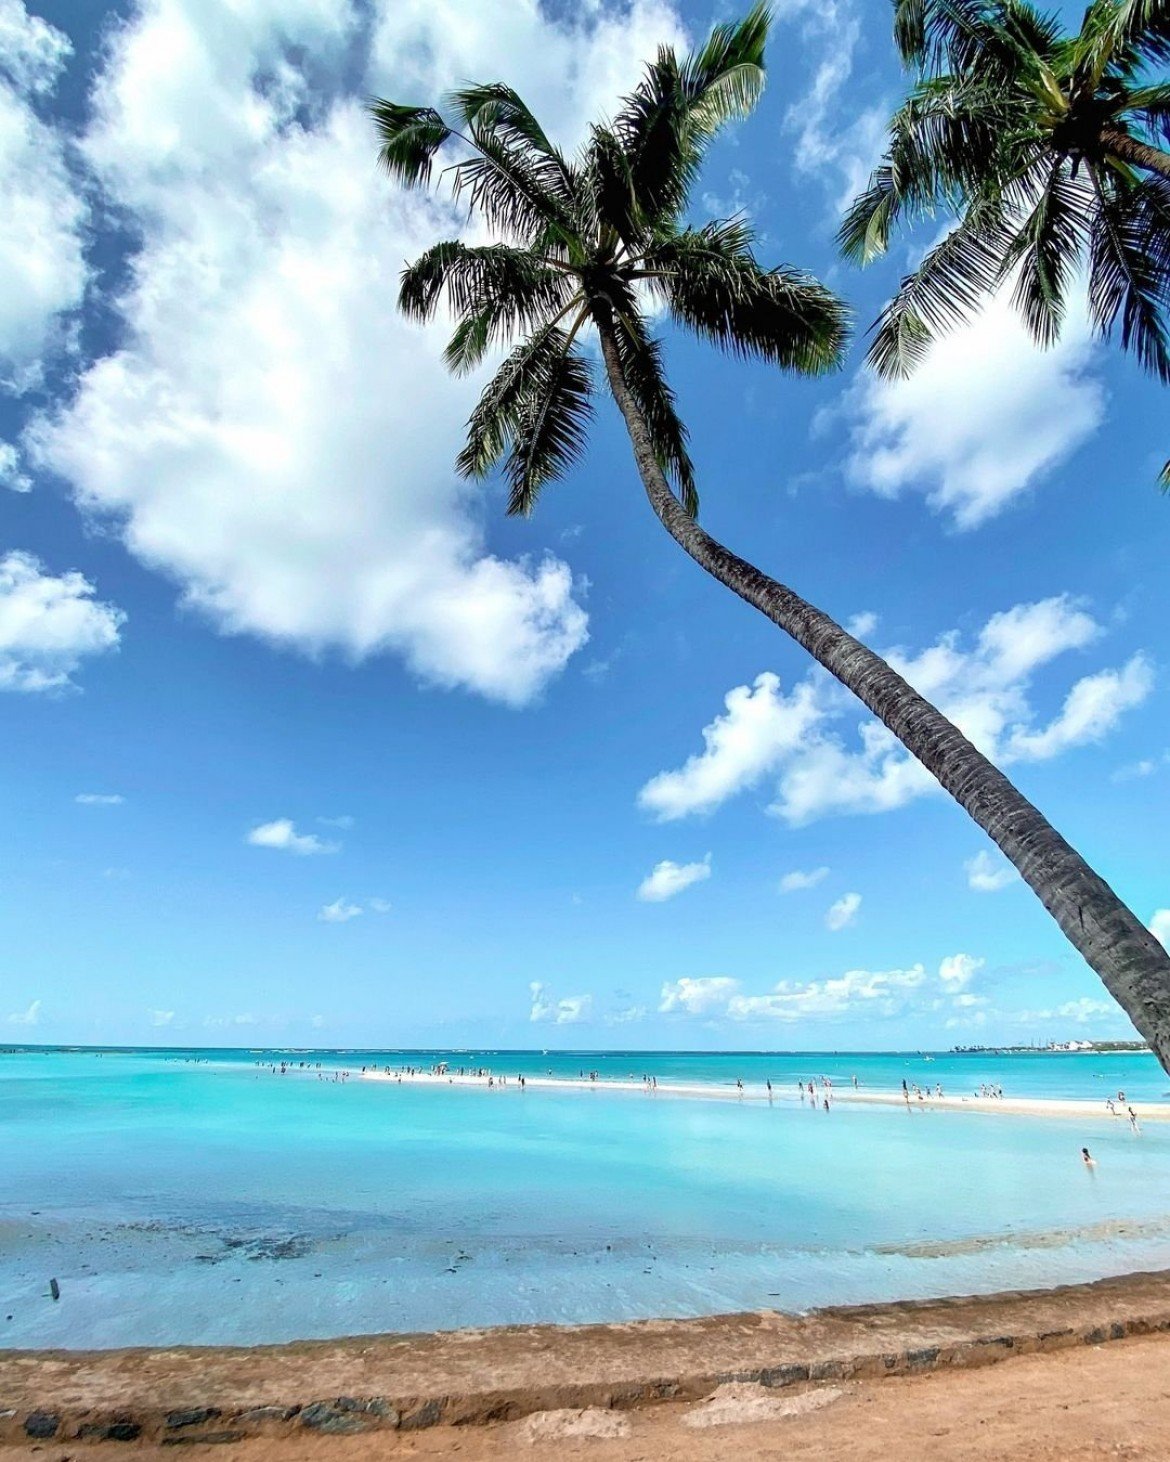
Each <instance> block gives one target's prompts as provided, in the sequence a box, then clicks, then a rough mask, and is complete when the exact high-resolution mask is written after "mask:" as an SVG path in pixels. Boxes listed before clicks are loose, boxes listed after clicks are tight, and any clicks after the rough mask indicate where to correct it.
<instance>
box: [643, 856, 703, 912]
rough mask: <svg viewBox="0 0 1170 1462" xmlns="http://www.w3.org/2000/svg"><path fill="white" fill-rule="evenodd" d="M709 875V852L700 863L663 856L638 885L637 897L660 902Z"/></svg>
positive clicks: (647, 901) (655, 902)
mask: <svg viewBox="0 0 1170 1462" xmlns="http://www.w3.org/2000/svg"><path fill="white" fill-rule="evenodd" d="M710 877H711V854H710V853H708V854H707V856H706V857H705V858H704V859H703V861H702V862H701V863H673V862H672V861H671V860H670V859H669V858H664V859H663V860H662V862H661V863H656V864H655V865H654V868H653V869H652V871H651V872H650V873H648V874H647V875H646V877H645V878H644V879H643V880H642V882H641V883H640V884H639V885H638V897H639V898H640V899H642V900H643V902H645V903H654V904H660V903H662V902H663V901H664V900H665V899H672V898H674V896H675V894H679V893H682V891H683V889H685V888H690V887H691V885H692V884H694V883H702V882H703V880H704V879H705V878H710Z"/></svg>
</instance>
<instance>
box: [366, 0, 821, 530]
mask: <svg viewBox="0 0 1170 1462" xmlns="http://www.w3.org/2000/svg"><path fill="white" fill-rule="evenodd" d="M768 22H769V15H768V10H767V8H766V6H764V5H757V6H756V8H755V9H753V10H752V11H751V13H750V14H749V15H748V16H747V17H746V18H745V19H744V20H743V21H741V22H739V23H738V24H728V25H721V26H719V27H717V28H716V29H715V30H714V32H713V33H712V35H711V37H710V39H709V40H708V41H707V43H706V45H705V46H703V47H702V49H700V50H699V51H698V52H696V53H695V54H693V55H691V56H689V57H687V58H685V59H683V60H681V61H680V60H679V59H678V58H677V57H676V55H675V54H674V52H673V51H672V50H669V49H666V48H663V49H660V50H659V52H658V56H657V59H656V60H655V61H654V62H653V63H652V64H650V65H649V66H647V68H646V71H645V74H644V76H643V78H642V80H641V82H640V83H639V84H638V86H637V88H636V89H635V90H634V91H633V92H632V93H631V95H630V96H628V97H627V98H626V99H625V101H624V102H623V104H622V106H621V108H620V110H619V111H618V113H617V115H616V116H615V117H614V118H613V119H612V120H611V121H609V122H608V123H605V124H599V125H594V126H593V127H592V128H591V129H590V133H589V137H588V140H587V142H586V143H585V145H584V146H583V147H582V148H581V149H580V150H579V151H578V152H577V153H576V155H575V156H573V157H571V158H570V157H566V156H565V155H564V154H563V153H562V152H561V151H560V150H559V149H558V148H557V147H555V146H554V145H553V144H552V142H550V141H549V139H548V137H547V136H546V135H545V133H544V131H543V129H542V128H541V126H540V124H539V123H538V122H537V120H536V118H535V117H534V116H533V115H532V113H531V112H530V111H529V109H528V108H527V107H526V106H525V104H524V102H523V101H522V100H521V99H520V97H519V96H517V94H516V93H515V92H514V91H513V90H512V89H511V88H510V87H507V86H504V85H502V84H501V83H498V82H497V83H491V84H488V85H480V86H470V87H465V88H464V89H462V90H459V91H456V92H454V93H453V94H452V95H451V96H450V97H449V98H448V105H447V110H448V113H449V117H448V118H445V117H443V116H442V115H440V113H439V112H438V111H436V110H435V109H434V108H432V107H426V106H421V107H420V106H401V105H398V104H395V103H392V102H387V101H381V100H379V101H375V102H373V103H372V104H371V113H372V115H373V118H374V122H375V125H376V127H377V130H378V134H379V137H380V140H381V143H382V147H381V154H380V156H381V160H382V162H383V164H384V165H385V166H386V168H387V169H388V170H389V172H390V174H391V175H392V176H393V177H394V178H396V179H397V180H398V181H399V182H401V183H404V184H406V185H407V186H419V185H426V184H428V183H429V182H430V181H431V178H432V171H433V166H432V165H433V162H434V159H435V158H436V156H437V155H438V154H439V153H440V151H441V150H442V149H444V148H449V149H450V151H451V152H452V153H454V154H455V156H456V160H455V161H454V163H453V165H452V166H451V168H450V169H449V171H450V174H451V178H452V182H453V187H454V193H455V196H456V197H457V198H464V199H466V201H467V202H469V203H470V205H471V211H472V212H473V213H475V214H478V216H479V217H480V219H481V220H482V221H483V223H484V224H485V225H486V226H487V228H488V229H489V230H490V231H491V232H492V233H493V234H495V235H496V236H497V241H496V242H493V243H489V244H486V245H483V246H472V245H469V244H464V243H461V242H458V241H450V242H445V243H440V244H436V245H435V246H434V247H433V248H431V249H428V250H427V252H426V253H425V254H423V255H422V256H421V258H419V259H417V260H416V261H415V262H414V263H413V264H412V265H410V266H409V267H408V268H407V269H406V270H405V271H404V273H403V275H402V283H401V290H400V295H399V302H400V304H401V307H402V309H403V310H404V311H405V312H406V314H407V315H409V316H412V317H414V318H416V319H419V320H427V319H429V318H431V317H432V316H433V315H434V314H435V312H436V310H437V309H438V307H439V304H440V302H441V301H443V300H444V299H445V301H446V303H447V305H448V306H449V308H450V310H451V312H452V313H453V315H454V317H455V320H456V325H455V331H454V334H453V335H452V337H451V341H450V344H449V345H448V347H447V351H446V360H447V364H448V365H449V366H450V368H451V369H452V370H454V371H457V372H466V371H469V370H471V369H473V368H474V367H476V366H478V365H479V364H480V362H481V361H482V360H483V358H484V356H485V355H486V354H487V353H488V352H489V351H491V350H493V349H494V348H496V347H499V346H501V345H503V344H505V343H507V342H509V341H510V340H514V339H516V338H517V337H518V343H517V344H515V346H514V348H513V349H512V350H511V352H510V353H509V354H508V355H507V356H506V357H505V359H504V360H503V362H502V364H501V365H500V366H499V368H498V369H497V371H496V373H495V375H494V376H493V377H492V379H491V380H490V382H489V383H488V385H487V386H486V388H485V389H484V391H483V394H482V396H481V397H480V400H479V403H478V405H477V406H476V408H475V410H474V412H473V413H472V416H471V419H470V421H469V423H468V430H467V441H466V445H465V446H464V448H463V450H462V452H461V453H460V455H459V457H458V463H457V465H458V467H459V470H460V471H461V472H462V473H463V474H464V475H465V476H469V477H482V476H484V475H486V474H487V473H488V472H490V471H491V470H492V468H493V467H495V466H496V465H497V463H499V462H500V461H501V459H503V463H504V474H505V477H506V480H507V483H508V486H509V489H510V496H509V502H508V511H509V513H524V514H527V513H530V512H531V511H532V508H533V506H534V504H535V502H536V499H537V496H538V494H539V492H540V490H541V488H542V487H543V486H544V484H545V483H547V482H549V481H550V480H552V479H554V478H556V477H558V476H560V475H562V474H563V473H564V472H565V470H566V469H567V468H568V467H569V465H570V464H571V463H572V462H574V461H575V460H576V459H577V457H578V456H579V455H580V453H581V451H582V449H583V447H584V443H585V438H586V433H587V429H588V425H589V421H590V416H591V409H592V408H591V396H592V393H593V386H594V382H593V371H592V369H591V366H590V361H589V358H588V356H587V355H586V353H585V352H584V351H583V349H582V338H581V337H582V331H583V329H584V328H585V327H587V326H589V325H594V326H597V325H600V324H603V323H604V324H605V325H606V326H607V327H608V328H610V329H612V332H613V337H614V338H615V340H616V344H617V349H618V351H619V353H620V357H621V364H622V368H623V373H624V375H625V378H626V383H627V384H628V386H629V389H630V391H631V392H632V393H633V395H634V397H635V399H636V401H637V404H638V406H639V407H640V409H641V412H642V414H643V415H644V417H645V420H646V422H647V424H648V427H649V430H650V434H651V438H652V442H653V449H654V454H655V456H656V458H657V460H658V463H659V465H660V467H661V468H662V470H663V471H664V472H665V473H666V474H667V476H668V477H669V479H670V482H671V485H672V487H673V488H674V490H675V492H676V493H677V494H678V496H679V498H680V500H681V502H682V504H683V506H684V507H685V509H686V511H687V512H688V513H689V514H690V515H691V516H694V515H695V514H696V513H697V511H698V496H697V493H696V490H695V481H694V473H693V470H692V466H691V459H690V456H689V453H688V451H687V433H686V428H685V427H684V425H683V423H682V421H681V420H680V418H679V415H678V413H677V411H676V409H675V401H674V396H673V393H672V391H671V388H670V386H669V384H668V383H667V381H666V378H665V375H664V373H663V365H662V354H661V349H660V346H659V343H658V341H657V340H656V339H655V338H654V337H653V335H652V334H651V332H650V330H649V328H648V326H647V322H646V314H645V308H644V302H645V300H646V297H647V294H648V295H649V296H651V297H652V298H653V299H654V300H655V302H656V303H658V304H660V305H663V306H665V308H666V310H667V311H668V312H669V314H670V315H671V317H672V318H673V319H674V320H675V321H676V322H678V323H679V324H680V325H683V326H686V327H687V328H688V329H690V330H692V331H694V332H696V333H697V334H699V335H701V336H704V337H705V338H707V339H709V340H712V341H714V342H715V343H716V344H717V345H720V346H722V347H723V348H724V349H727V350H730V351H734V352H737V353H739V354H743V355H756V356H760V357H762V358H763V359H764V360H768V361H771V362H773V363H774V364H776V365H779V366H782V367H786V368H788V369H791V370H795V371H801V372H807V373H817V372H823V371H827V370H831V369H832V368H834V367H835V366H836V365H837V364H838V363H839V360H840V356H841V352H842V349H843V346H844V341H845V335H846V312H845V309H844V307H843V305H842V304H841V303H840V302H839V301H838V300H837V299H836V298H835V296H834V295H832V294H831V293H830V292H829V291H828V290H827V289H825V288H824V287H823V286H822V285H821V284H819V283H818V282H817V281H816V280H815V279H813V278H811V277H810V276H809V275H807V274H805V273H803V272H802V271H800V270H797V269H791V268H786V267H780V268H776V269H764V268H762V267H761V266H760V265H759V264H758V263H757V261H756V258H755V255H754V254H753V251H752V243H753V236H752V231H751V229H750V227H749V226H748V224H747V223H746V222H745V221H744V220H743V219H741V218H732V219H723V220H719V221H715V222H711V223H707V224H705V225H703V226H702V227H694V226H693V225H691V224H688V223H687V222H685V220H684V213H685V209H686V205H687V197H688V193H689V191H690V188H691V185H692V184H693V183H694V181H695V178H696V175H697V173H698V169H699V166H700V164H701V162H702V159H703V155H704V152H705V150H706V148H707V146H708V144H709V143H710V141H711V139H712V138H713V137H714V136H715V134H716V132H717V131H718V130H719V129H720V127H722V126H723V125H724V124H725V123H726V122H728V121H730V120H732V119H733V118H736V117H741V116H744V115H746V114H747V113H748V112H749V111H750V110H751V109H752V108H753V107H754V105H755V103H756V101H757V99H758V97H759V95H760V92H761V90H762V88H763V83H764V65H763V50H764V42H765V39H766V37H767V31H768Z"/></svg>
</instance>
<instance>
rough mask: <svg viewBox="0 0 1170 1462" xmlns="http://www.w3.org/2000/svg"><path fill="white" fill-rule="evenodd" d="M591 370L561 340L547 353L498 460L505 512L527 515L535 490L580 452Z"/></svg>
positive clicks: (585, 433)
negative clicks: (501, 461) (505, 496)
mask: <svg viewBox="0 0 1170 1462" xmlns="http://www.w3.org/2000/svg"><path fill="white" fill-rule="evenodd" d="M592 394H593V373H592V371H591V370H590V368H589V363H588V361H585V360H583V359H582V358H581V356H579V355H578V354H576V352H575V351H574V350H573V348H572V346H571V345H569V346H567V347H566V348H565V349H564V350H562V351H561V352H560V353H559V354H555V355H553V356H551V357H550V358H549V359H548V360H547V362H546V363H545V365H544V366H543V368H542V369H541V370H540V371H539V372H538V373H537V374H536V375H535V376H534V378H533V381H532V388H531V390H530V391H529V392H528V393H527V394H526V395H525V396H524V397H523V398H522V399H521V401H520V409H519V412H518V414H517V419H516V429H515V432H514V433H513V437H512V450H511V452H510V453H509V454H508V458H507V461H506V462H505V463H504V476H505V479H506V480H507V483H508V488H509V492H508V515H509V517H525V518H526V517H528V516H529V515H530V514H531V513H532V510H533V509H534V508H535V507H536V500H537V498H538V497H539V496H540V491H541V489H542V488H543V487H545V486H546V485H547V484H548V483H549V482H552V481H555V479H556V478H558V477H563V476H564V474H565V473H566V472H567V471H568V470H569V468H570V467H571V466H572V465H573V463H574V462H576V461H577V460H578V459H579V458H580V457H582V456H583V455H584V452H585V443H586V440H587V438H588V434H589V423H590V422H591V421H592V419H593V404H592V399H591V398H592Z"/></svg>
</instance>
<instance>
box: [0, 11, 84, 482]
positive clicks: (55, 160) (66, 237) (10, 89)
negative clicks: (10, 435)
mask: <svg viewBox="0 0 1170 1462" xmlns="http://www.w3.org/2000/svg"><path fill="white" fill-rule="evenodd" d="M70 49H71V48H70V45H69V41H68V39H67V38H66V37H65V36H64V35H63V34H62V33H61V32H60V31H59V30H56V29H55V28H54V27H53V26H51V25H48V24H47V23H46V22H45V21H43V20H41V19H40V18H39V17H36V16H30V15H29V14H28V12H27V11H26V9H25V7H24V5H23V4H22V3H20V0H0V197H3V199H4V207H3V208H2V209H0V279H3V281H4V287H3V289H2V290H0V374H2V375H3V376H5V377H6V378H7V381H6V384H7V385H8V386H9V387H10V388H12V389H15V390H17V391H20V390H24V389H26V388H27V387H29V386H30V385H32V384H34V383H35V382H36V380H37V379H38V374H37V365H38V361H39V358H40V356H41V355H42V353H43V352H44V351H45V350H46V349H48V348H49V347H50V345H51V344H52V343H53V341H54V339H55V337H57V336H58V335H59V316H60V315H61V313H62V312H63V311H66V310H69V309H72V308H73V307H75V306H76V305H78V304H80V303H81V299H82V296H83V295H84V293H85V285H86V279H87V270H86V265H85V260H84V257H83V233H84V229H85V226H86V222H87V218H88V210H87V208H86V206H85V203H84V202H83V200H82V199H81V197H80V196H79V195H78V193H77V192H76V191H75V189H74V186H73V183H72V181H71V179H70V176H69V170H68V167H67V166H66V161H65V149H64V143H63V139H62V136H61V134H60V133H59V132H58V131H57V130H56V129H55V128H53V127H50V126H48V125H46V124H45V123H44V122H42V121H41V119H40V118H39V117H38V116H37V113H36V111H35V109H34V106H33V100H34V99H35V98H37V97H39V96H42V95H44V94H47V93H48V92H50V91H52V89H53V87H54V85H55V82H56V78H57V75H58V72H59V71H60V68H61V66H62V65H63V64H64V62H65V59H66V58H67V56H68V55H69V52H70ZM9 450H11V449H9ZM4 458H5V460H4V462H2V463H0V467H2V468H3V472H2V473H0V476H4V477H6V478H7V481H8V485H9V486H15V487H17V490H18V491H21V490H24V488H23V487H22V486H21V484H22V483H27V481H28V479H27V478H24V477H23V476H22V475H19V474H18V475H16V476H15V477H14V476H12V475H11V473H12V472H13V471H14V469H15V462H14V461H13V462H9V461H8V460H7V453H5V454H4Z"/></svg>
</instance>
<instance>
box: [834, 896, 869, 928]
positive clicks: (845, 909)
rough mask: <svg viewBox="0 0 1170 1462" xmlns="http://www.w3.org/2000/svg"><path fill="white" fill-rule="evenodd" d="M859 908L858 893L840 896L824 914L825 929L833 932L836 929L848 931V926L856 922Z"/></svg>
mask: <svg viewBox="0 0 1170 1462" xmlns="http://www.w3.org/2000/svg"><path fill="white" fill-rule="evenodd" d="M860 908H861V895H860V894H859V893H845V894H842V895H841V897H840V898H839V899H837V901H836V902H835V903H832V904H830V905H829V908H828V911H827V912H826V914H825V928H826V929H831V930H833V931H834V932H836V931H837V930H838V929H848V928H849V926H850V924H853V923H855V922H856V920H857V915H858V911H859V910H860Z"/></svg>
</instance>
